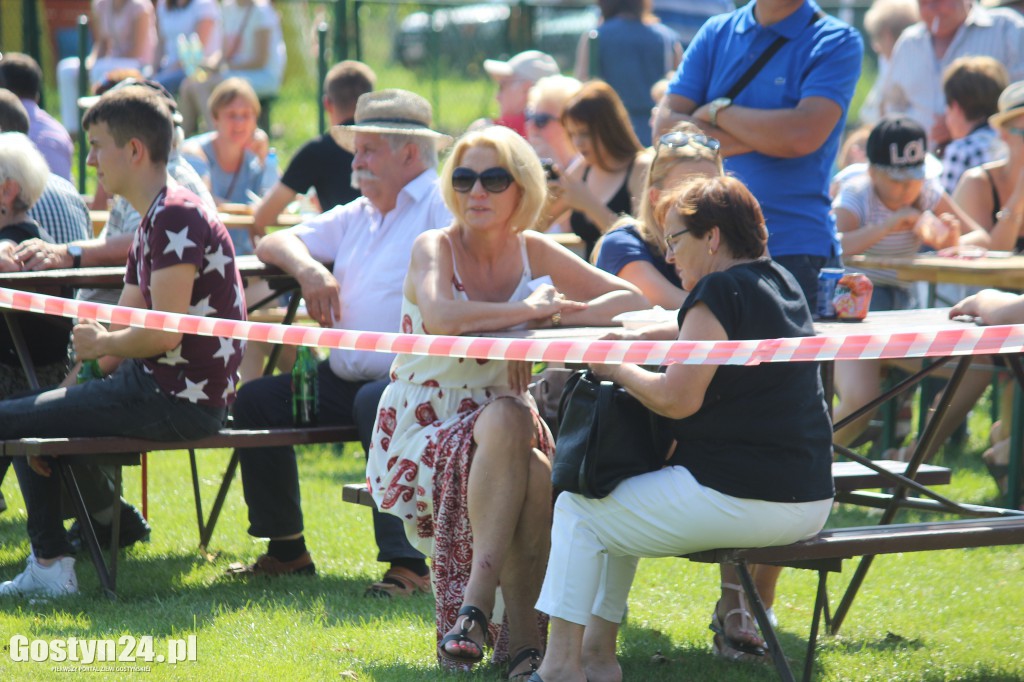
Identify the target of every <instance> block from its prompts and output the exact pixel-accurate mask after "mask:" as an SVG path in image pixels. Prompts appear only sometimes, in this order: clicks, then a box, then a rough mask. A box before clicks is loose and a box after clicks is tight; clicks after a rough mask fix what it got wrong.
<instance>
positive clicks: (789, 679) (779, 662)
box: [736, 561, 796, 682]
mask: <svg viewBox="0 0 1024 682" xmlns="http://www.w3.org/2000/svg"><path fill="white" fill-rule="evenodd" d="M736 572H737V573H739V576H740V582H741V583H742V584H743V591H744V592H746V594H747V601H748V602H750V607H751V609H753V611H754V618H756V619H757V625H758V627H760V628H761V635H762V636H764V641H765V643H766V644H767V645H768V651H770V652H771V654H772V660H773V661H774V662H775V670H776V671H778V673H779V677H780V678H781V679H782V680H783V681H784V682H795V680H796V678H795V677H793V671H792V670H791V669H790V667H789V662H788V661H787V660H786V654H785V652H783V651H782V647H781V646H780V645H779V638H778V637H776V635H775V628H774V627H772V624H771V622H770V621H769V620H768V612H767V611H765V609H764V603H763V602H762V601H761V596H760V595H759V594H758V593H757V587H756V586H755V585H754V578H753V577H752V576H751V575H750V567H749V566H748V565H747V562H745V561H741V562H739V563H737V564H736Z"/></svg>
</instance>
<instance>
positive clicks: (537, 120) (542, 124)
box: [526, 112, 558, 130]
mask: <svg viewBox="0 0 1024 682" xmlns="http://www.w3.org/2000/svg"><path fill="white" fill-rule="evenodd" d="M557 120H558V117H557V116H555V115H554V114H538V113H535V112H527V114H526V121H527V122H528V123H532V124H533V125H535V126H537V128H538V129H539V130H543V129H544V128H546V127H547V125H548V124H549V123H551V122H552V121H557Z"/></svg>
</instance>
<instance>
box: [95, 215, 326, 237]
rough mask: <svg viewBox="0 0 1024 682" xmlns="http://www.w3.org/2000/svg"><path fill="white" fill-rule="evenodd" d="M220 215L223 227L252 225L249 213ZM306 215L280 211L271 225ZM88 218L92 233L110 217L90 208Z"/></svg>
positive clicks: (292, 222) (290, 223) (286, 224)
mask: <svg viewBox="0 0 1024 682" xmlns="http://www.w3.org/2000/svg"><path fill="white" fill-rule="evenodd" d="M217 215H218V216H219V217H220V220H221V222H222V223H224V227H252V221H253V217H252V214H251V213H236V212H225V211H221V212H219V213H218V214H217ZM306 217H307V216H304V215H300V214H298V213H282V214H281V215H279V216H277V219H276V220H275V221H274V223H273V225H275V226H278V227H291V226H293V225H298V224H299V223H301V222H302V221H303V220H305V219H306ZM89 218H90V219H91V220H92V231H93V234H99V232H100V230H102V229H103V226H104V225H106V224H107V221H108V220H109V219H110V211H102V210H90V211H89Z"/></svg>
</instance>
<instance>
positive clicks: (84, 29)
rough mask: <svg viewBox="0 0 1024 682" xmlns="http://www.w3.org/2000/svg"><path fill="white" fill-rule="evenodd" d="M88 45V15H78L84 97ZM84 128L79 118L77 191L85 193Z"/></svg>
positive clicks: (83, 93)
mask: <svg viewBox="0 0 1024 682" xmlns="http://www.w3.org/2000/svg"><path fill="white" fill-rule="evenodd" d="M88 45H89V17H88V16H86V15H84V14H79V15H78V96H79V97H85V96H86V95H87V94H89V93H88V90H89V68H88V67H87V66H86V64H85V61H86V57H87V52H86V51H87V49H88ZM75 114H76V115H78V114H79V110H78V102H77V101H76V102H75ZM85 155H86V142H85V129H84V128H83V127H82V126H81V120H79V126H78V193H79V194H85Z"/></svg>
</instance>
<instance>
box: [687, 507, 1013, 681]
mask: <svg viewBox="0 0 1024 682" xmlns="http://www.w3.org/2000/svg"><path fill="white" fill-rule="evenodd" d="M1020 544H1024V514H1021V513H1019V512H1018V513H1016V514H1013V513H1007V514H1006V515H1004V516H1002V517H999V518H987V519H966V520H959V521H941V522H932V523H904V524H892V525H884V526H858V527H854V528H838V529H835V530H825V531H822V532H820V533H818V534H817V535H816V536H815V537H813V538H810V539H809V540H804V541H802V542H797V543H794V544H791V545H783V546H780V547H760V548H753V549H716V550H710V551H707V552H698V553H695V554H689V555H687V556H686V557H685V558H687V559H689V560H691V561H699V562H705V563H728V564H733V565H734V566H736V569H737V571H738V573H739V575H740V582H741V583H742V585H743V590H744V592H745V593H746V595H747V600H748V601H749V603H750V605H751V609H752V610H753V612H754V617H755V618H756V619H757V624H758V626H759V627H760V628H761V633H762V635H763V636H764V639H765V642H766V643H767V644H768V649H769V651H770V652H771V654H772V659H773V661H774V663H775V668H776V670H777V671H778V673H779V677H780V678H781V679H783V680H787V681H790V680H794V679H795V678H794V677H793V672H792V670H791V669H790V667H789V663H788V661H787V660H786V656H785V654H784V652H783V651H782V649H781V647H780V646H779V641H778V637H777V636H776V633H775V629H774V628H773V627H772V624H771V622H770V621H769V620H768V614H767V613H766V612H765V608H764V604H763V603H762V602H761V599H760V597H759V596H758V594H757V588H756V587H755V586H754V581H753V578H752V576H751V574H750V569H749V566H750V565H751V564H774V565H777V566H787V567H790V568H801V569H809V570H815V571H818V589H817V596H816V597H815V602H814V614H813V616H812V620H811V630H810V635H809V637H808V642H807V652H806V655H805V658H804V674H803V679H804V680H805V681H809V680H810V679H811V673H812V672H813V669H814V653H815V649H816V645H817V638H818V629H819V627H820V625H821V619H822V615H823V614H824V617H825V627H830V615H829V607H828V591H827V589H826V588H827V585H826V578H827V576H828V573H829V572H839V571H840V570H841V569H842V562H843V560H844V559H850V558H853V557H858V556H859V557H873V556H876V555H879V554H895V553H900V552H928V551H939V550H946V549H965V548H970V547H994V546H998V545H1020Z"/></svg>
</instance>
